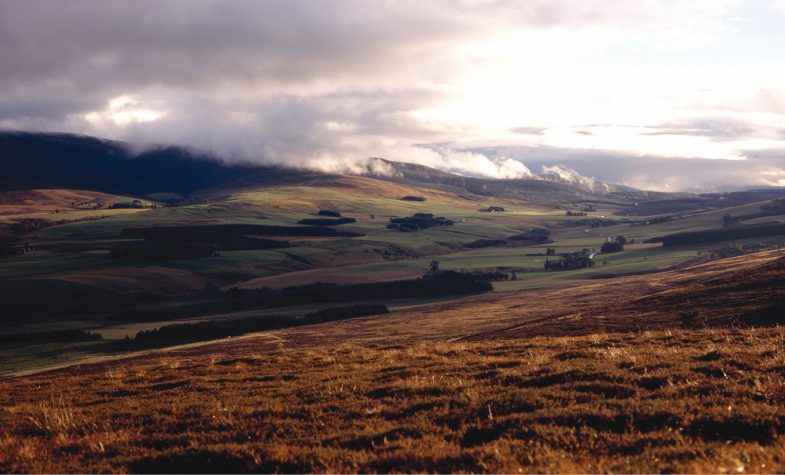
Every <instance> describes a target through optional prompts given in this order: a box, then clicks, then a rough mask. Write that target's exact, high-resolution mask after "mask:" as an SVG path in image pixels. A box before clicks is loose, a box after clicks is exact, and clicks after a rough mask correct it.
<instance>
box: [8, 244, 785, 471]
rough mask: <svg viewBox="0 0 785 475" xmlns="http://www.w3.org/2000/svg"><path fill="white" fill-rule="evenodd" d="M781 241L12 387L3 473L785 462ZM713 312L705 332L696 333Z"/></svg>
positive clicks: (680, 467)
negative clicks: (774, 317) (741, 319)
mask: <svg viewBox="0 0 785 475" xmlns="http://www.w3.org/2000/svg"><path fill="white" fill-rule="evenodd" d="M783 289H785V251H781V250H776V251H766V252H761V253H757V254H751V255H747V256H741V257H738V258H731V259H724V260H720V261H715V262H710V263H706V264H702V265H699V266H695V267H691V268H687V269H681V270H679V271H673V272H663V273H658V274H650V275H645V276H634V277H627V278H623V279H616V280H609V281H599V282H591V283H589V284H586V285H582V286H579V287H573V288H563V289H550V290H544V291H530V292H511V293H507V294H495V295H484V296H479V297H472V298H469V299H465V300H462V301H459V302H453V303H449V304H443V305H436V306H433V307H429V308H425V309H415V310H410V311H406V312H399V313H396V314H391V315H389V316H383V317H366V318H359V319H352V320H347V321H342V322H332V323H328V324H321V325H312V326H308V327H300V328H293V329H283V330H278V331H274V332H267V333H262V334H257V335H252V336H249V337H243V338H238V339H232V340H228V341H226V340H224V341H221V342H218V343H215V344H210V345H203V346H199V347H194V348H183V349H179V350H172V351H169V352H166V353H153V354H147V355H143V356H138V357H134V358H129V359H126V360H123V361H112V362H105V363H100V364H94V365H85V366H80V367H73V368H69V369H65V370H59V371H53V372H50V373H44V374H40V375H37V376H28V377H20V378H12V379H6V380H2V381H0V472H18V471H22V472H31V471H32V472H97V471H102V472H103V471H110V472H171V471H182V472H196V471H206V472H226V471H229V472H234V471H261V472H310V471H316V472H357V471H360V472H384V471H438V472H445V471H458V472H487V471H494V472H518V471H523V472H605V471H609V472H655V471H656V472H661V471H668V472H674V471H676V472H733V473H741V472H765V473H769V472H783V471H785V328H783V327H768V328H734V327H729V326H728V325H729V324H730V323H732V322H733V321H734V319H733V318H732V317H734V316H738V315H743V314H745V313H746V312H749V311H752V310H755V309H757V308H761V307H766V306H768V305H771V304H772V303H774V302H782V301H783ZM685 309H694V310H697V311H698V312H699V314H700V315H701V317H702V322H703V323H705V324H706V325H707V327H706V328H694V329H682V328H679V326H680V318H679V313H680V312H682V311H684V310H685Z"/></svg>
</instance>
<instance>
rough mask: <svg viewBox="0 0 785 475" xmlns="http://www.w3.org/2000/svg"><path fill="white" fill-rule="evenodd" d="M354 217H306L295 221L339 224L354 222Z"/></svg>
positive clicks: (310, 224) (315, 223) (308, 224)
mask: <svg viewBox="0 0 785 475" xmlns="http://www.w3.org/2000/svg"><path fill="white" fill-rule="evenodd" d="M356 222H357V220H356V219H354V218H334V219H330V218H307V219H301V220H300V221H297V224H304V225H306V226H338V225H340V224H349V223H356Z"/></svg>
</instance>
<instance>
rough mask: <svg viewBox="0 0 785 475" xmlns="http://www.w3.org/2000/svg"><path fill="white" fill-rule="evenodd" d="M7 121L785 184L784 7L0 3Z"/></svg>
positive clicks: (445, 162)
mask: <svg viewBox="0 0 785 475" xmlns="http://www.w3.org/2000/svg"><path fill="white" fill-rule="evenodd" d="M0 64H2V67H0V129H4V130H26V131H47V132H71V133H79V134H87V135H94V136H99V137H105V138H110V139H116V140H124V141H128V142H130V143H132V144H134V145H135V146H137V147H139V148H140V149H143V148H144V147H146V146H149V145H150V144H177V145H184V146H189V147H193V148H194V149H198V150H202V151H206V152H209V153H213V154H216V155H217V156H219V157H221V158H222V159H223V160H226V161H227V162H240V161H243V162H247V161H252V162H259V163H275V164H284V165H292V166H309V167H315V168H319V169H323V170H327V171H336V172H347V171H348V172H351V171H357V170H362V169H363V167H364V166H365V164H366V163H367V160H368V158H369V157H383V158H387V159H390V160H397V161H405V162H414V163H420V164H424V165H429V166H433V167H436V168H439V169H442V170H447V171H452V172H456V173H461V174H464V175H474V176H488V177H497V178H520V177H526V176H529V175H531V174H535V175H536V174H540V173H543V172H554V171H555V172H557V173H563V174H564V175H565V176H568V175H570V174H575V173H580V174H582V175H585V176H590V177H596V178H598V179H600V180H605V181H609V182H614V183H620V184H625V185H629V186H635V187H639V188H645V189H652V190H662V191H678V190H688V191H696V190H698V191H708V190H723V189H730V188H738V187H763V186H785V0H755V1H742V0H691V1H689V2H684V1H671V0H529V1H524V0H520V1H519V0H454V1H447V0H416V1H415V0H400V1H394V0H307V1H306V0H258V1H257V0H222V1H210V0H181V1H173V0H156V1H150V0H133V1H132V0H126V1H119V0H69V1H68V2H63V1H62V0H38V1H35V2H31V1H29V0H0Z"/></svg>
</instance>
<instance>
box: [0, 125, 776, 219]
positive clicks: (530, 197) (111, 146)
mask: <svg viewBox="0 0 785 475" xmlns="http://www.w3.org/2000/svg"><path fill="white" fill-rule="evenodd" d="M0 170H2V173H0V191H13V190H22V189H33V188H70V189H82V190H91V191H101V192H107V193H114V194H124V195H137V196H142V195H147V194H150V193H157V192H174V193H180V194H183V195H190V194H193V193H196V192H198V191H201V190H206V189H218V188H225V189H226V188H243V187H252V186H268V185H273V184H287V183H292V184H293V183H306V182H307V183H318V182H319V180H320V179H327V177H330V176H334V175H330V174H326V173H324V172H318V171H311V170H304V169H294V168H285V167H281V166H269V165H257V164H235V165H227V164H225V163H222V162H221V161H220V160H219V159H218V158H217V157H215V156H211V155H208V154H205V153H200V152H196V151H193V150H190V149H187V148H183V147H177V146H157V147H152V148H150V149H148V150H146V151H144V152H141V153H138V154H135V153H134V152H133V151H132V149H131V146H130V145H128V144H125V143H123V142H116V141H111V140H104V139H100V138H96V137H89V136H82V135H73V134H62V133H32V132H0ZM361 174H362V175H364V176H369V177H373V178H376V179H379V180H385V181H391V182H395V183H401V184H405V185H410V186H415V187H421V188H430V189H443V190H449V191H453V192H457V193H469V194H473V195H482V196H498V197H507V198H515V199H521V200H526V201H532V202H537V203H540V204H552V205H562V204H567V203H580V202H595V203H603V202H605V203H609V204H617V205H623V206H630V207H632V206H635V205H636V203H643V202H656V201H661V200H674V199H675V200H685V199H688V200H697V201H700V202H701V203H702V204H708V205H709V206H713V205H715V204H724V205H726V206H727V203H719V201H720V200H724V201H739V202H749V201H754V200H755V199H759V200H762V199H771V198H770V196H782V195H781V194H780V193H778V192H777V191H745V192H735V193H727V194H706V195H696V194H691V193H661V192H648V191H641V190H636V189H633V188H629V187H625V186H621V185H609V184H605V183H602V182H594V184H592V183H580V179H579V178H575V177H570V176H564V175H563V174H561V175H560V174H558V173H550V174H544V175H541V176H538V177H530V178H521V179H493V178H481V177H467V176H461V175H456V174H453V173H448V172H445V171H441V170H437V169H434V168H430V167H427V166H423V165H418V164H413V163H403V162H394V161H390V160H386V159H383V158H371V159H370V160H369V161H368V165H367V169H366V170H365V172H363V173H361ZM580 178H583V177H580ZM720 207H722V206H720Z"/></svg>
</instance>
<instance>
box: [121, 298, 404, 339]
mask: <svg viewBox="0 0 785 475" xmlns="http://www.w3.org/2000/svg"><path fill="white" fill-rule="evenodd" d="M389 312H390V311H389V310H388V309H387V306H385V305H380V304H364V305H351V306H347V307H335V308H327V309H324V310H319V311H316V312H312V313H309V314H307V315H304V316H301V317H284V316H279V315H273V316H264V317H244V318H235V319H221V320H210V321H205V322H198V323H177V324H174V325H166V326H163V327H161V328H156V329H153V330H145V331H141V332H139V333H137V334H136V336H135V337H134V343H137V344H139V343H141V344H161V343H184V342H191V341H202V340H214V339H217V338H226V337H230V336H240V335H244V334H246V333H252V332H259V331H267V330H275V329H278V328H287V327H295V326H301V325H311V324H315V323H322V322H331V321H336V320H346V319H349V318H357V317H366V316H369V315H381V314H386V313H389Z"/></svg>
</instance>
